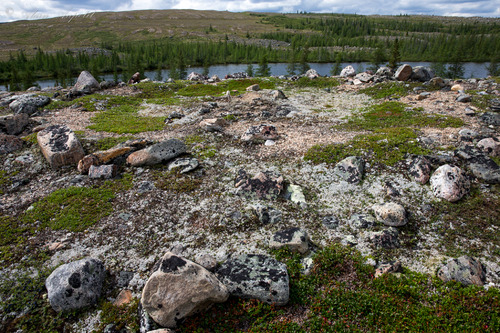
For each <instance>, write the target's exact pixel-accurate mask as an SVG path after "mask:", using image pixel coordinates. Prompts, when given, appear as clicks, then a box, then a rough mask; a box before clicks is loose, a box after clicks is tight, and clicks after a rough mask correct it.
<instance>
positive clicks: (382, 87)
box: [359, 82, 439, 99]
mask: <svg viewBox="0 0 500 333" xmlns="http://www.w3.org/2000/svg"><path fill="white" fill-rule="evenodd" d="M416 87H424V86H422V84H420V83H403V82H384V83H377V84H375V85H373V86H371V87H368V88H364V89H360V90H359V93H361V94H365V95H368V96H371V97H373V98H377V99H382V98H389V97H391V98H400V97H404V96H407V95H409V94H410V93H411V92H412V91H413V89H414V88H416ZM424 88H425V90H426V91H429V90H438V89H439V88H437V87H432V86H425V87H424Z"/></svg>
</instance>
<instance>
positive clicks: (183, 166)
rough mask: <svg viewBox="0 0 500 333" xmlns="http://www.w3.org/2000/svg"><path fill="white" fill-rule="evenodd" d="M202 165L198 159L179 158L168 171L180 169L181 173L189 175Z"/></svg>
mask: <svg viewBox="0 0 500 333" xmlns="http://www.w3.org/2000/svg"><path fill="white" fill-rule="evenodd" d="M199 165H200V162H198V160H197V159H196V158H178V159H176V160H175V161H173V162H172V163H170V164H169V165H168V170H169V171H172V170H176V169H180V170H181V171H180V173H187V172H189V171H193V170H194V169H196V168H197V167H198V166H199Z"/></svg>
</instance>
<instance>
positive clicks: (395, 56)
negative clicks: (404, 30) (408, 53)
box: [389, 38, 401, 70]
mask: <svg viewBox="0 0 500 333" xmlns="http://www.w3.org/2000/svg"><path fill="white" fill-rule="evenodd" d="M400 61H401V53H400V52H399V40H398V39H397V38H396V39H395V40H394V43H393V44H392V50H391V57H390V59H389V68H391V69H393V70H394V69H396V68H397V67H398V66H399V62H400Z"/></svg>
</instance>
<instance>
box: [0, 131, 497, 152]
mask: <svg viewBox="0 0 500 333" xmlns="http://www.w3.org/2000/svg"><path fill="white" fill-rule="evenodd" d="M0 126H1V125H0ZM477 147H478V148H479V149H481V150H482V151H483V152H485V153H486V154H488V155H490V156H500V139H499V138H485V139H482V140H480V141H479V142H478V143H477Z"/></svg>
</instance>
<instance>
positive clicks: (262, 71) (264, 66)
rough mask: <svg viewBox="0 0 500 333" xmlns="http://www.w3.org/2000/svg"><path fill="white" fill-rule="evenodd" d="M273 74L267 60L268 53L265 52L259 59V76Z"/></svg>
mask: <svg viewBox="0 0 500 333" xmlns="http://www.w3.org/2000/svg"><path fill="white" fill-rule="evenodd" d="M269 75H271V68H269V64H268V62H267V54H264V55H263V56H262V57H261V58H260V61H259V68H257V76H269Z"/></svg>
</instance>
